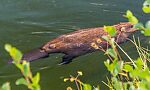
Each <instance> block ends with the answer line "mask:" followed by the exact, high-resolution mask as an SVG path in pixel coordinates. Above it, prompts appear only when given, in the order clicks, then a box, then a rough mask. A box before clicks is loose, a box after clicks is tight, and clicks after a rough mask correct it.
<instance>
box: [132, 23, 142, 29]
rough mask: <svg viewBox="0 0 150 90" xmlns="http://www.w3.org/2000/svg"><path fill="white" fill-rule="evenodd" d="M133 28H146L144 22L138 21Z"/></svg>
mask: <svg viewBox="0 0 150 90" xmlns="http://www.w3.org/2000/svg"><path fill="white" fill-rule="evenodd" d="M133 28H137V29H143V28H144V25H143V24H142V23H137V24H135V25H134V27H133Z"/></svg>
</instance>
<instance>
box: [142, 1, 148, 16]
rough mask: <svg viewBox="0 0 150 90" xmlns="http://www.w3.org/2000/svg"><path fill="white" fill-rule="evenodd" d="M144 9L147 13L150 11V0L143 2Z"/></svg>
mask: <svg viewBox="0 0 150 90" xmlns="http://www.w3.org/2000/svg"><path fill="white" fill-rule="evenodd" d="M142 10H143V11H144V12H145V13H150V0H146V1H145V2H144V3H143V8H142Z"/></svg>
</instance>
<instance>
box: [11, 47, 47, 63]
mask: <svg viewBox="0 0 150 90" xmlns="http://www.w3.org/2000/svg"><path fill="white" fill-rule="evenodd" d="M48 56H49V54H48V53H47V52H46V51H42V50H41V49H40V48H38V49H34V50H31V51H29V52H27V53H25V54H23V57H22V60H26V61H28V62H31V61H34V60H37V59H40V58H45V57H48ZM22 60H21V62H22ZM8 63H12V59H10V60H9V62H8Z"/></svg>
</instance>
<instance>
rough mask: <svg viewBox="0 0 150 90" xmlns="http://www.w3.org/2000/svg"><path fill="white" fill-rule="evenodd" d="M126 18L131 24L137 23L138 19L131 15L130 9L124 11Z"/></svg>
mask: <svg viewBox="0 0 150 90" xmlns="http://www.w3.org/2000/svg"><path fill="white" fill-rule="evenodd" d="M124 16H125V17H126V18H128V20H129V22H131V23H132V24H137V23H138V19H137V18H136V17H135V16H134V15H133V13H132V12H131V11H130V10H127V11H126V15H124Z"/></svg>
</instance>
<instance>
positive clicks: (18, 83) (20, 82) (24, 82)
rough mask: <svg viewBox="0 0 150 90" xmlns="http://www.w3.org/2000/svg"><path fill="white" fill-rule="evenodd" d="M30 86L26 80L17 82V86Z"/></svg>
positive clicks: (21, 79) (22, 79)
mask: <svg viewBox="0 0 150 90" xmlns="http://www.w3.org/2000/svg"><path fill="white" fill-rule="evenodd" d="M21 84H22V85H26V86H27V85H28V83H27V81H26V80H25V79H24V78H20V79H18V80H17V81H16V85H21Z"/></svg>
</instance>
